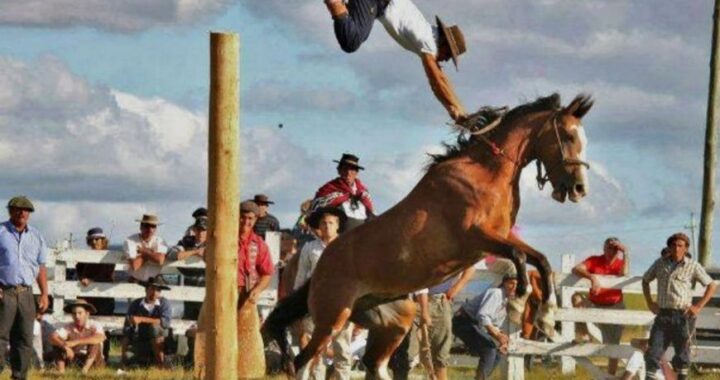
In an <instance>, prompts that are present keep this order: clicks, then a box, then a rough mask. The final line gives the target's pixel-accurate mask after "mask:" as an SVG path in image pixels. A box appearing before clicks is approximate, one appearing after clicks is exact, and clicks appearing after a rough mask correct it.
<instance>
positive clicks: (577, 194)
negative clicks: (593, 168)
mask: <svg viewBox="0 0 720 380" xmlns="http://www.w3.org/2000/svg"><path fill="white" fill-rule="evenodd" d="M570 130H571V131H573V132H574V133H576V134H577V136H576V139H575V140H576V141H577V146H576V147H574V148H576V149H577V158H578V159H579V160H580V161H581V162H587V158H586V156H587V136H586V135H585V128H583V126H582V124H577V125H573V126H571V127H570ZM574 169H575V171H576V172H575V175H574V176H573V177H574V178H575V185H574V186H570V190H568V198H569V199H570V201H572V202H577V201H579V200H580V199H582V198H583V197H584V196H585V194H587V192H588V177H587V167H585V165H576V166H575V168H574Z"/></svg>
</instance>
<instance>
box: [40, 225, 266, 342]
mask: <svg viewBox="0 0 720 380" xmlns="http://www.w3.org/2000/svg"><path fill="white" fill-rule="evenodd" d="M266 243H267V244H268V247H269V248H270V253H271V255H272V258H273V262H274V263H277V262H278V261H279V257H280V234H279V233H277V232H268V233H267V235H266ZM77 263H95V264H114V265H115V271H127V270H128V268H129V264H128V260H127V258H126V257H125V255H124V253H123V252H122V251H112V250H111V251H93V250H85V249H55V250H53V251H52V253H51V254H50V256H49V258H48V263H47V267H48V273H49V277H50V279H49V281H48V285H49V288H50V295H52V297H53V314H52V316H50V322H52V323H58V322H61V321H69V320H70V316H69V315H66V314H64V312H63V307H64V305H65V302H67V301H69V300H74V299H76V298H78V297H104V298H114V299H116V300H123V299H127V300H129V299H136V298H140V297H144V296H145V290H144V289H143V288H142V287H141V286H139V285H138V284H132V283H119V282H114V283H106V282H91V283H90V284H89V285H88V286H83V285H82V284H80V282H79V281H76V280H75V281H68V280H67V279H66V270H67V269H69V268H75V265H76V264H77ZM204 267H205V263H204V262H203V261H202V260H201V259H200V258H198V257H197V256H193V257H192V258H190V259H188V260H185V261H177V262H173V263H169V264H167V265H164V266H163V268H162V274H177V275H179V276H180V280H181V285H179V286H175V285H171V286H170V290H168V291H164V292H163V297H165V298H167V299H168V300H170V301H178V302H180V301H191V302H192V301H195V302H203V300H204V299H205V288H204V287H198V286H184V285H182V284H183V282H182V275H181V274H180V273H179V272H178V270H177V269H178V268H204ZM277 284H278V278H277V271H276V272H275V275H274V276H273V280H272V282H271V284H270V286H269V287H268V289H266V290H265V291H264V292H263V293H262V295H261V297H260V299H259V301H258V305H259V306H260V308H261V310H269V309H271V308H272V307H273V306H274V305H275V302H276V300H277ZM35 293H36V294H37V293H39V291H38V289H37V284H36V285H35ZM93 318H94V319H96V320H98V321H100V322H101V323H103V325H104V326H105V328H106V329H115V328H121V327H122V325H123V323H124V317H123V316H120V315H118V316H105V317H93ZM194 323H195V321H189V320H182V319H173V320H172V322H171V327H172V328H173V330H174V331H175V333H179V334H182V333H184V332H185V331H186V330H187V329H188V328H189V327H190V326H192V324H194Z"/></svg>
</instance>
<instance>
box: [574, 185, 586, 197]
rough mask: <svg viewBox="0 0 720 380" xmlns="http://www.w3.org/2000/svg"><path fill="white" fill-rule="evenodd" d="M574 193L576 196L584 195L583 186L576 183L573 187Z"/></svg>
mask: <svg viewBox="0 0 720 380" xmlns="http://www.w3.org/2000/svg"><path fill="white" fill-rule="evenodd" d="M575 192H576V193H578V194H585V185H583V184H582V183H578V184H576V185H575Z"/></svg>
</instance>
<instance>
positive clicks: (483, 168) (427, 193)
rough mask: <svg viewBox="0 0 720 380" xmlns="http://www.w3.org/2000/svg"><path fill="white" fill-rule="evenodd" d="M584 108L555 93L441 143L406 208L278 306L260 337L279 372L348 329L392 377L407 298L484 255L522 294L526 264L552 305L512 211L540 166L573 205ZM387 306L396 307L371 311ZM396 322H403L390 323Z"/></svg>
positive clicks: (365, 230)
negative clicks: (298, 333)
mask: <svg viewBox="0 0 720 380" xmlns="http://www.w3.org/2000/svg"><path fill="white" fill-rule="evenodd" d="M592 105H593V100H592V98H591V97H590V96H589V95H585V94H580V95H578V96H576V97H575V99H574V100H573V101H572V102H571V103H570V104H569V105H567V106H565V107H562V104H561V102H560V96H559V95H558V94H552V95H550V96H547V97H542V98H538V99H537V100H535V101H533V102H530V103H527V104H523V105H520V106H518V107H515V108H513V109H512V110H510V111H503V112H500V111H498V110H499V109H492V108H486V109H485V110H484V112H483V113H482V115H483V117H481V118H479V120H484V121H485V122H484V123H481V125H479V126H478V127H479V128H478V129H476V131H475V132H471V133H469V135H468V136H464V135H461V136H460V137H459V138H458V144H457V145H454V146H450V145H447V146H446V148H447V149H446V152H445V154H442V155H434V156H432V157H433V162H432V163H431V164H430V165H429V166H428V168H427V170H426V173H425V174H424V176H423V177H422V178H421V180H420V181H419V182H418V184H417V185H416V186H415V187H414V188H413V189H412V191H411V192H410V193H409V194H408V195H407V196H406V197H405V198H404V199H402V200H401V201H400V202H399V203H398V204H396V205H395V206H394V207H392V208H391V209H389V210H388V211H387V212H385V213H383V214H381V215H379V216H378V217H377V218H375V219H374V220H372V221H370V222H367V223H365V224H363V225H360V226H359V227H356V228H355V229H353V230H351V231H349V232H348V233H345V234H343V235H341V237H340V238H338V239H337V240H335V241H334V242H333V243H332V244H330V245H329V246H328V247H327V248H326V251H325V252H324V253H323V255H322V256H321V258H320V260H319V262H318V264H317V267H316V269H315V272H314V273H313V276H312V278H311V279H310V280H308V281H307V282H306V283H305V284H304V285H303V286H301V287H300V288H299V289H298V290H297V291H296V292H295V293H293V294H291V295H290V296H288V297H287V298H286V299H284V300H283V301H281V302H279V303H278V305H277V306H276V308H275V309H274V310H273V311H272V313H271V314H270V316H269V317H268V319H267V320H266V322H265V324H264V326H263V329H262V331H263V335H264V336H265V337H266V339H270V340H276V341H277V342H278V344H279V345H280V346H281V349H282V352H283V355H284V359H285V363H286V370H287V371H288V372H289V373H292V372H293V371H294V370H295V369H299V368H302V367H303V366H305V365H306V364H307V363H308V362H309V361H310V360H311V359H312V358H313V357H315V356H317V355H318V354H319V353H320V352H322V350H323V349H324V348H325V347H326V346H327V345H328V344H329V343H330V341H331V339H332V337H333V335H334V334H336V333H337V332H338V331H340V330H341V329H342V328H343V326H344V325H345V324H346V323H347V322H348V320H351V321H354V322H358V321H359V322H360V324H361V325H363V326H365V327H368V328H370V337H369V339H368V345H367V348H366V354H365V357H364V358H363V362H364V363H365V365H366V367H367V368H368V372H367V376H368V377H370V378H373V377H378V378H382V379H385V378H388V373H387V363H388V360H389V358H390V356H391V355H392V353H393V352H394V350H395V348H396V347H397V346H398V345H399V344H400V342H401V341H402V339H403V337H404V335H405V334H406V333H407V331H408V329H409V327H410V323H412V316H414V311H415V308H414V304H413V303H412V302H411V301H410V300H409V299H408V298H407V295H408V294H409V293H411V292H413V291H416V290H418V289H422V288H426V287H431V286H433V285H436V284H439V283H442V282H443V281H445V280H447V279H448V278H450V277H451V276H454V275H456V274H457V273H459V272H460V271H462V270H464V269H465V268H467V267H469V266H470V265H473V264H474V263H476V262H477V261H478V260H480V259H482V258H483V257H484V256H485V255H487V254H493V255H497V256H500V257H504V258H508V259H510V260H511V261H512V262H513V264H514V266H515V267H516V269H517V273H518V277H519V283H518V292H519V294H523V293H525V287H526V284H527V280H526V275H525V263H526V262H527V263H530V264H532V265H533V266H534V267H536V268H537V270H538V271H539V273H540V275H541V278H542V281H541V285H542V288H543V294H544V299H543V301H544V302H547V301H548V299H553V298H554V296H553V295H554V293H555V289H554V285H553V281H552V269H551V267H550V264H549V262H548V260H547V258H546V257H545V255H543V254H542V253H540V252H539V251H537V250H536V249H534V248H532V247H530V246H529V245H528V244H526V243H524V242H523V241H522V240H521V239H520V238H519V237H517V236H515V235H513V234H511V233H510V230H511V227H512V226H513V225H514V224H515V219H516V217H517V213H518V210H519V207H520V187H519V179H520V173H521V171H522V170H523V168H524V167H526V166H527V165H528V164H529V163H530V162H532V161H534V160H537V161H538V162H537V164H538V178H537V179H538V183H539V184H540V185H542V184H544V183H545V182H548V181H549V182H550V184H551V185H552V188H553V191H552V198H553V199H554V200H556V201H558V202H564V201H565V199H566V198H567V199H569V200H570V201H572V202H578V201H580V200H581V199H582V198H583V197H584V196H585V195H586V193H587V190H588V182H587V170H588V169H589V165H588V164H587V162H586V161H585V155H586V145H587V139H586V137H585V132H584V127H583V126H582V118H583V117H584V116H585V114H586V113H587V112H588V111H589V110H590V108H591V107H592ZM541 165H544V166H545V169H546V173H545V175H542V174H541ZM388 301H391V303H390V305H393V306H392V307H387V305H382V306H378V305H381V304H383V303H386V302H388ZM308 312H309V313H310V315H311V316H312V319H313V321H314V323H315V330H314V332H313V335H312V338H311V340H310V342H309V344H308V345H307V346H306V347H305V348H304V349H303V350H302V351H301V352H300V353H299V354H298V355H297V356H296V357H295V359H294V363H291V362H290V356H291V351H290V350H289V347H288V345H287V342H286V341H285V339H284V336H285V335H284V333H285V328H286V326H288V325H289V324H290V323H292V322H293V321H295V320H297V319H300V318H302V317H304V316H306V315H307V314H308ZM384 313H385V314H387V313H390V314H388V315H384ZM393 318H394V319H395V320H396V321H400V322H397V323H389V322H388V320H389V319H393Z"/></svg>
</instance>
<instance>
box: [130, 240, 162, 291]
mask: <svg viewBox="0 0 720 380" xmlns="http://www.w3.org/2000/svg"><path fill="white" fill-rule="evenodd" d="M138 247H146V248H150V249H152V250H153V251H155V252H159V253H162V254H163V255H165V254H167V251H168V246H167V244H165V240H163V238H161V237H159V236H157V235H155V236H153V237H152V238H151V239H150V241H147V242H146V241H143V240H142V239H141V238H140V234H139V233H137V234H135V235H131V236H129V237H128V238H127V239H125V243H124V244H123V250H124V251H125V256H126V257H127V258H128V259H130V260H132V259H135V258H137V257H138V253H137V249H138ZM161 270H162V265H160V264H158V263H156V262H154V261H145V262H144V263H143V265H142V266H141V267H140V268H138V269H137V270H132V269H130V270H129V271H128V273H130V275H131V276H133V277H135V278H136V279H138V280H140V281H147V280H148V278H150V277H154V276H157V275H158V274H160V271H161Z"/></svg>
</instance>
